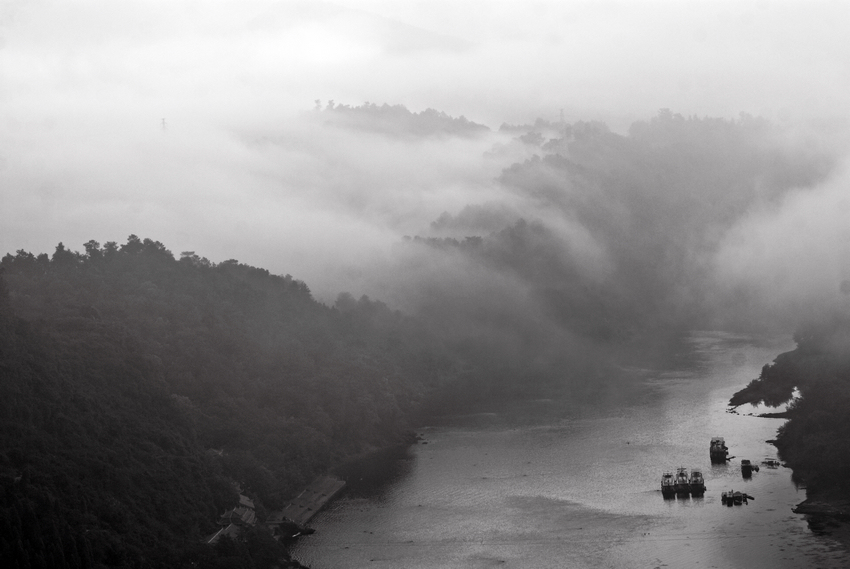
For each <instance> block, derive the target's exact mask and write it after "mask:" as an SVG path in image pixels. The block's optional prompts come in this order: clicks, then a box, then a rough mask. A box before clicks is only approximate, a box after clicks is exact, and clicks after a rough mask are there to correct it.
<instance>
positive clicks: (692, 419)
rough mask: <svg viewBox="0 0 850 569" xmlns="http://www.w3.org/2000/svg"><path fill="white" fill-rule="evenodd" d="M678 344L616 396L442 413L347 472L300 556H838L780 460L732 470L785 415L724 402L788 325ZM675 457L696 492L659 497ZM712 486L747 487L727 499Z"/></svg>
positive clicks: (698, 560) (683, 563) (562, 560)
mask: <svg viewBox="0 0 850 569" xmlns="http://www.w3.org/2000/svg"><path fill="white" fill-rule="evenodd" d="M681 346H682V347H681V349H680V350H679V353H677V354H675V356H674V357H671V358H670V359H669V361H668V362H667V363H666V364H665V365H664V366H661V367H660V368H659V369H652V370H646V369H642V370H638V369H635V370H633V373H634V374H635V377H637V378H640V381H641V382H642V385H641V389H640V390H639V395H638V396H636V397H634V398H632V400H631V401H629V402H627V403H625V404H619V405H616V406H611V405H608V406H606V405H600V406H595V407H582V406H576V405H573V404H570V403H569V402H564V401H558V400H535V401H517V402H514V403H512V404H510V405H508V406H506V407H504V408H500V409H498V410H494V411H493V412H488V413H479V414H475V415H463V416H450V417H443V418H441V419H440V420H439V422H437V423H435V424H433V425H431V426H428V427H426V428H423V429H421V430H420V431H419V432H420V433H421V434H422V435H423V438H424V440H423V442H422V443H420V444H417V445H414V446H413V447H411V448H410V449H409V450H408V451H407V452H406V453H404V454H403V455H401V456H398V457H397V458H396V459H394V460H391V461H388V463H387V464H386V465H385V467H386V472H387V476H386V477H384V478H383V479H382V480H381V481H380V483H374V481H370V480H365V481H363V483H361V484H357V482H358V481H354V482H355V483H354V484H352V485H351V486H352V487H351V489H350V491H348V492H347V493H346V494H345V495H343V496H342V497H341V498H340V499H338V500H337V501H335V502H334V503H333V504H331V506H330V507H329V508H328V509H327V510H325V511H323V512H321V513H320V514H319V515H318V516H317V517H316V518H314V520H313V522H312V524H311V525H313V527H315V529H316V533H315V534H314V535H311V536H308V537H305V538H302V539H301V540H299V541H298V543H297V544H296V545H295V546H294V548H293V555H294V557H295V558H296V559H298V560H299V561H301V562H302V563H305V564H307V565H309V566H310V567H312V569H342V568H364V567H370V568H387V569H390V568H392V569H396V568H409V569H415V568H422V569H426V568H427V569H432V568H447V567H463V568H479V567H480V568H484V567H504V568H529V569H531V568H534V569H544V568H550V567H551V568H564V567H577V568H580V567H594V568H595V567H606V568H631V567H647V568H652V567H718V568H721V567H722V568H725V567H733V568H734V567H746V568H748V569H758V568H768V567H769V568H771V569H777V568H794V569H797V568H800V567H823V568H839V567H842V568H843V567H850V553H848V551H847V550H846V549H845V548H844V546H842V545H841V544H840V543H839V542H838V541H837V540H836V539H834V538H833V537H832V536H830V535H828V534H825V533H823V532H820V533H814V532H813V531H812V530H811V529H810V528H809V525H808V524H807V521H806V518H805V517H804V516H802V515H797V514H794V513H793V512H792V511H791V509H792V507H793V506H794V505H795V504H797V503H799V502H801V501H802V500H804V499H805V497H806V496H805V490H804V489H799V488H797V487H796V486H795V484H794V483H793V482H792V480H791V471H790V470H789V469H787V468H784V467H780V468H766V467H764V466H762V467H761V469H760V471H759V472H757V473H754V474H753V476H752V478H751V479H750V480H744V479H743V478H742V476H741V471H740V459H741V458H749V459H751V460H753V462H755V463H759V462H761V460H762V459H763V458H764V457H767V456H773V457H775V456H776V449H775V448H774V447H773V446H772V445H770V444H769V443H767V442H766V441H767V440H768V439H772V438H774V437H775V434H776V429H777V427H779V426H780V425H781V424H782V422H783V420H782V419H766V418H759V417H753V416H749V415H748V414H749V413H757V412H760V410H758V409H754V408H750V407H748V408H744V407H742V408H740V409H738V413H739V414H733V413H728V412H727V407H726V403H727V402H728V400H729V398H730V397H731V395H732V394H733V393H734V392H735V391H737V390H738V389H740V388H741V387H743V386H744V385H746V384H747V382H748V381H749V380H750V379H752V378H754V377H757V376H758V373H759V370H760V369H761V366H762V365H764V364H765V363H768V362H770V361H772V360H773V358H775V357H776V355H778V354H779V353H780V352H782V351H786V350H788V349H792V348H793V344H792V342H791V341H790V339H789V338H771V339H764V338H755V337H750V336H745V335H735V334H728V333H720V332H694V333H692V334H690V335H688V336H687V337H686V338H685V339H684V340H683V342H682V344H681ZM712 436H723V437H725V438H726V443H727V445H728V446H729V448H730V454H731V455H734V456H735V457H736V458H734V459H733V460H732V461H731V462H730V463H729V464H728V465H714V466H712V465H711V463H710V461H709V456H708V443H709V440H710V438H711V437H712ZM424 443H427V444H424ZM678 466H686V467H688V468H692V467H701V468H702V469H703V472H704V474H705V477H706V486H707V491H706V493H705V496H704V497H702V498H684V499H683V498H676V499H665V498H663V497H662V495H661V492H660V490H659V488H660V476H661V473H662V472H663V471H664V470H675V468H676V467H678ZM725 489H736V490H741V491H745V492H746V493H747V494H750V495H752V496H754V497H755V500H751V501H750V502H749V503H748V504H747V505H742V506H735V507H729V508H727V507H726V506H724V505H722V504H721V500H720V493H721V491H723V490H725Z"/></svg>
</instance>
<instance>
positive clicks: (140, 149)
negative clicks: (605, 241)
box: [0, 0, 850, 299]
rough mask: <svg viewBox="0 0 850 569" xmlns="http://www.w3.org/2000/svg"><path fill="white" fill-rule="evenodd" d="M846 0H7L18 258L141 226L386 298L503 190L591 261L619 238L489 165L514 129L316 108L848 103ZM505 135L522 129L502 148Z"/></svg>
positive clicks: (508, 155)
mask: <svg viewBox="0 0 850 569" xmlns="http://www.w3.org/2000/svg"><path fill="white" fill-rule="evenodd" d="M10 7H11V8H10ZM847 11H848V8H847V7H846V6H844V4H843V3H832V4H816V5H814V6H813V5H812V4H811V3H803V2H791V3H785V4H781V5H779V4H758V3H716V2H701V3H697V4H696V5H694V4H693V3H691V2H661V3H643V2H636V3H605V2H603V3H596V2H537V3H525V2H495V3H494V2H452V3H449V2H436V3H434V2H428V3H419V2H368V1H363V2H360V1H350V2H349V1H342V2H324V3H322V2H306V1H304V2H295V1H286V2H272V1H249V2H212V3H209V2H192V1H178V2H145V1H136V2H122V3H114V2H107V1H105V0H100V1H99V0H91V1H86V2H71V3H55V2H42V3H23V2H22V3H18V4H6V5H5V6H4V12H3V13H2V15H0V36H2V48H0V77H1V78H2V80H0V188H2V189H0V200H2V204H0V205H2V207H0V253H5V252H9V251H14V250H17V249H19V248H24V249H27V250H31V251H35V252H40V251H48V252H49V251H51V250H52V248H53V247H54V246H55V244H56V243H58V242H59V241H63V242H64V243H65V244H66V245H67V246H68V247H71V248H79V247H81V244H82V243H84V242H85V241H87V240H89V239H92V238H94V239H97V240H99V241H101V242H103V241H106V240H117V241H122V240H123V239H125V238H126V236H127V235H128V234H130V233H135V234H138V235H140V236H143V237H151V238H153V239H156V240H159V241H162V242H163V243H165V244H166V245H167V246H168V247H170V248H172V249H173V250H175V251H180V250H195V251H197V252H198V253H200V254H203V255H206V256H208V257H210V258H211V259H212V260H214V261H221V260H224V259H227V258H237V259H239V260H240V261H242V262H247V263H251V264H254V265H258V266H263V267H268V268H269V269H270V270H272V271H274V272H280V273H291V274H293V275H294V276H296V277H298V278H301V279H304V280H306V281H307V282H308V283H309V284H310V285H311V287H312V288H313V289H314V291H316V292H317V294H319V295H320V296H321V297H322V298H326V299H327V298H332V297H333V295H334V294H335V292H336V291H338V290H345V289H354V290H352V292H355V293H357V292H361V291H362V292H368V291H367V290H366V286H367V285H366V281H365V280H363V279H360V280H358V279H356V278H354V277H353V275H356V274H358V273H359V274H363V271H364V267H367V266H372V267H373V268H374V270H376V271H377V270H378V267H380V266H386V263H388V261H387V259H388V258H389V256H391V255H392V254H393V253H392V248H393V246H394V245H395V244H397V243H398V242H399V241H400V240H401V238H402V237H403V236H404V235H413V234H430V233H429V232H431V231H435V229H432V228H431V225H430V224H431V222H432V221H434V220H437V219H438V218H439V217H440V215H441V214H442V213H443V212H448V213H449V214H450V215H451V216H457V217H456V219H462V218H464V215H466V214H463V212H464V211H465V210H464V208H467V206H472V207H484V205H482V204H500V205H499V206H498V207H500V208H504V209H506V210H507V211H510V212H512V213H511V214H510V215H511V216H514V215H515V216H516V217H527V218H529V219H539V220H543V221H544V222H545V223H546V224H547V226H548V227H549V228H550V229H551V230H553V231H557V232H560V233H559V234H560V235H561V236H562V237H561V239H562V241H563V242H565V243H572V244H579V245H576V247H577V250H580V251H581V252H583V253H582V254H585V255H586V256H587V259H588V260H587V261H586V262H585V265H586V266H587V267H601V266H604V265H602V264H600V263H599V260H600V259H602V258H604V256H605V251H604V248H600V246H599V244H598V243H596V242H595V241H594V239H593V238H592V237H591V236H590V234H589V233H588V231H587V228H585V227H583V226H582V225H580V224H577V223H575V222H574V221H572V220H570V219H568V217H566V216H563V215H561V214H560V213H559V212H557V211H552V210H551V209H547V208H546V207H544V204H542V203H540V202H534V201H533V200H530V199H528V196H522V195H518V194H517V193H516V192H514V191H512V190H510V189H508V188H506V187H505V186H504V185H502V184H499V183H496V182H494V180H495V179H496V178H497V177H498V176H499V174H500V172H501V170H502V168H504V167H507V166H509V165H510V164H511V162H513V161H522V160H524V159H526V158H528V157H529V155H530V153H533V152H536V151H537V150H536V149H529V148H528V147H527V146H521V145H520V146H518V145H516V144H514V145H511V144H507V143H509V142H510V138H511V136H510V135H502V134H499V133H497V132H492V133H490V134H488V135H486V136H481V137H474V138H470V139H462V138H457V137H446V138H425V139H420V138H412V139H404V140H399V139H398V138H395V139H394V138H391V137H386V136H382V135H381V134H379V133H364V132H353V131H349V130H346V129H340V128H334V127H332V126H329V125H326V124H325V121H323V120H321V119H320V118H318V117H317V115H315V114H314V113H311V112H308V109H310V108H311V107H312V106H313V104H314V103H313V101H314V100H316V99H321V100H322V102H323V105H324V104H325V102H326V101H327V100H328V99H334V100H335V101H336V102H337V103H346V104H353V105H357V104H360V103H362V102H364V101H372V102H375V103H378V104H381V103H384V102H387V103H390V104H404V105H406V106H407V107H408V108H409V109H410V110H412V111H416V112H419V111H423V110H425V109H427V108H435V109H437V110H439V111H445V112H447V113H449V114H450V115H452V116H460V115H464V116H466V117H468V118H469V119H470V120H473V121H476V122H482V123H485V124H487V125H489V126H490V127H491V128H493V129H496V128H497V127H498V125H499V124H501V123H502V122H503V121H507V122H514V123H526V122H531V121H533V119H534V118H535V117H536V116H543V117H544V118H547V119H549V120H556V119H557V118H558V115H559V111H560V109H562V108H563V109H565V112H566V115H567V116H566V118H567V120H568V121H574V120H576V119H586V118H600V117H601V118H605V119H606V120H609V121H610V122H611V124H612V126H613V127H614V128H615V129H617V128H619V129H620V130H621V131H624V130H625V128H626V127H627V126H628V124H629V122H630V121H631V120H632V119H634V118H641V119H645V118H646V117H647V116H651V115H653V114H654V113H655V110H656V109H657V108H660V107H670V108H673V109H674V110H675V111H677V112H681V113H683V114H686V115H687V114H699V115H702V114H710V115H717V116H727V117H728V116H737V114H738V112H739V111H742V110H746V111H750V112H753V113H762V114H766V115H767V116H770V117H774V118H777V119H779V120H785V121H790V120H800V119H808V118H810V117H821V118H823V117H826V119H827V120H832V118H833V117H835V116H840V115H846V114H847V111H848V103H847V99H846V95H845V94H846V92H847V91H848V87H850V85H848V83H850V81H849V80H848V75H847V74H848V71H847V70H848V69H850V61H848V58H850V54H848V53H847V50H845V49H843V41H844V40H843V33H844V30H843V28H842V26H841V25H840V22H842V21H846V18H844V17H845V16H846V15H847ZM163 118H164V119H165V126H166V128H165V130H163V128H162V120H163ZM496 143H505V146H502V147H501V148H502V150H501V151H499V152H489V153H488V151H490V150H492V149H493V148H494V145H495V144H496ZM485 153H488V154H487V156H484V155H485ZM468 211H469V210H467V212H468ZM466 218H467V221H469V222H471V221H472V220H471V218H470V217H469V215H466ZM509 218H510V219H513V218H512V217H509ZM509 218H505V219H509ZM493 219H495V218H493ZM479 221H480V220H479ZM491 221H492V219H491ZM491 225H492V224H491ZM497 225H498V224H497ZM490 227H491V226H488V228H490ZM456 229H457V231H458V232H460V228H456ZM477 229H478V230H480V231H481V232H483V231H484V229H485V228H484V227H483V226H482V227H478V228H477ZM492 229H493V230H494V231H495V230H498V229H499V227H497V226H496V225H492ZM458 236H460V237H462V235H458ZM369 263H373V265H369ZM602 272H603V273H604V271H602ZM372 280H373V281H374V279H372ZM358 282H360V283H361V285H359V286H360V288H361V290H356V288H357V283H358Z"/></svg>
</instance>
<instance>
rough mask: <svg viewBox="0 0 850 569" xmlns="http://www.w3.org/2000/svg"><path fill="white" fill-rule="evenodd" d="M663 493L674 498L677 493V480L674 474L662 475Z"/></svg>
mask: <svg viewBox="0 0 850 569" xmlns="http://www.w3.org/2000/svg"><path fill="white" fill-rule="evenodd" d="M661 493H662V494H664V495H665V496H672V495H673V494H675V493H676V479H675V478H674V477H673V473H672V472H665V473H664V474H662V475H661Z"/></svg>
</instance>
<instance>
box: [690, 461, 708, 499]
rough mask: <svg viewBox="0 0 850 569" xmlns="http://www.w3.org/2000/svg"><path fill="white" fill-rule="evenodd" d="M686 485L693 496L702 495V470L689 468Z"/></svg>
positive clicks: (703, 481)
mask: <svg viewBox="0 0 850 569" xmlns="http://www.w3.org/2000/svg"><path fill="white" fill-rule="evenodd" d="M688 486H689V487H690V490H691V494H693V495H694V496H702V495H703V494H705V478H703V476H702V471H700V470H699V469H698V468H693V469H691V475H690V476H689V477H688Z"/></svg>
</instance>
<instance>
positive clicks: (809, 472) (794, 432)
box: [730, 315, 850, 499]
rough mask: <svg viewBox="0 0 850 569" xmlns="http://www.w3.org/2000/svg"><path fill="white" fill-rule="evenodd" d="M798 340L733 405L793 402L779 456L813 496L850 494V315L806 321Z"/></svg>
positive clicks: (781, 436) (781, 431) (780, 434)
mask: <svg viewBox="0 0 850 569" xmlns="http://www.w3.org/2000/svg"><path fill="white" fill-rule="evenodd" d="M794 340H795V341H796V342H797V348H796V349H795V350H793V351H790V352H786V353H784V354H780V355H779V356H778V357H777V358H776V359H775V360H774V362H773V363H772V364H767V365H765V366H764V367H763V368H762V371H761V375H760V376H759V377H758V379H754V380H753V381H752V382H750V384H749V385H748V386H747V387H746V388H744V389H742V390H741V391H739V392H738V393H736V394H735V395H734V396H733V397H732V399H731V401H730V405H733V406H737V405H742V404H744V403H754V404H758V403H764V404H766V405H770V406H778V405H782V404H784V403H787V402H789V401H790V403H789V404H788V412H787V416H788V421H787V422H786V423H785V424H784V425H782V426H781V427H780V428H779V432H778V435H777V437H776V446H777V447H778V449H779V453H780V457H781V458H782V459H783V460H784V461H785V462H786V463H787V464H788V466H790V467H791V468H793V469H794V475H795V477H796V478H797V479H799V480H801V481H803V482H805V484H806V487H807V489H808V494H809V497H813V496H814V497H824V496H825V497H830V498H842V499H850V413H848V409H850V317H848V316H846V315H840V316H833V317H830V318H825V319H823V320H820V321H818V322H815V323H811V324H808V325H805V326H802V327H801V328H800V329H799V330H798V331H797V332H796V333H795V335H794ZM795 388H796V390H797V392H798V393H797V394H795Z"/></svg>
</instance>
